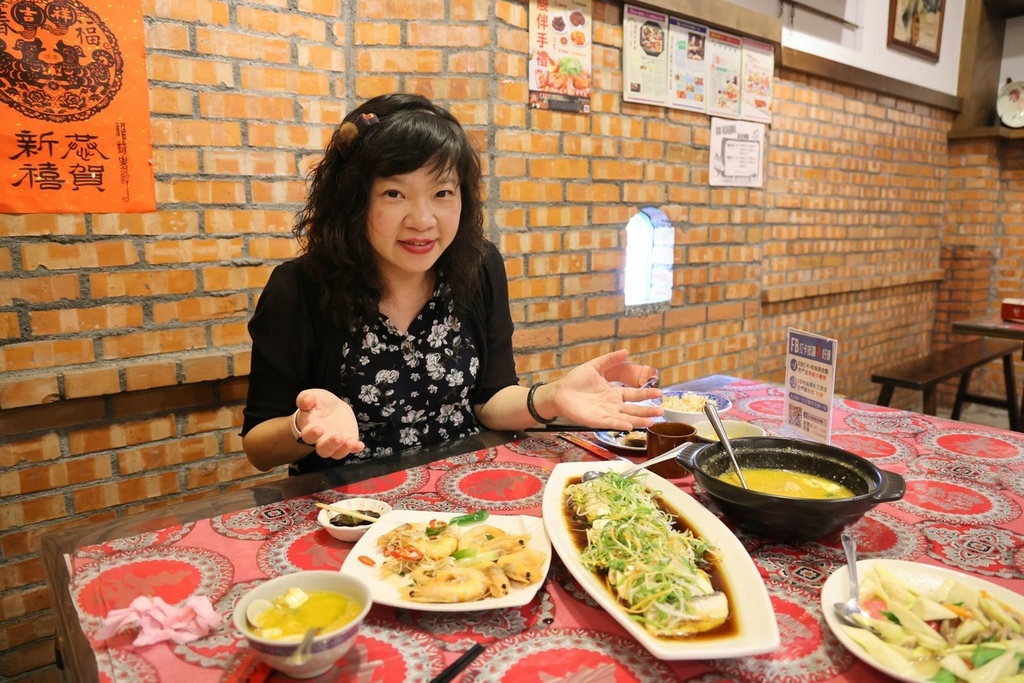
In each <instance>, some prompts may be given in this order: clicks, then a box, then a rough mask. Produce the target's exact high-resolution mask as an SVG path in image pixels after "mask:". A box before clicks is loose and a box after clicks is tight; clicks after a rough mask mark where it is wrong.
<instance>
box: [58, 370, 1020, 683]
mask: <svg viewBox="0 0 1024 683" xmlns="http://www.w3.org/2000/svg"><path fill="white" fill-rule="evenodd" d="M715 393H718V394H721V395H723V396H726V397H728V398H729V399H731V400H732V402H733V408H732V410H731V411H730V413H729V415H728V417H736V418H739V419H746V420H749V421H751V422H755V423H757V424H760V425H761V426H763V427H765V428H767V429H769V430H772V429H778V428H779V427H780V425H781V424H782V414H783V408H784V400H783V397H782V393H781V391H780V390H779V389H778V388H777V387H775V386H773V385H768V384H762V383H756V382H751V381H745V380H739V381H736V382H734V383H732V384H730V385H729V386H727V387H725V388H722V389H717V390H715ZM832 434H833V437H832V443H833V444H834V445H836V446H839V447H841V448H845V449H847V450H849V451H852V452H854V453H857V454H859V455H861V456H863V457H865V458H868V459H869V460H871V461H872V462H874V463H875V464H876V465H878V466H879V467H882V468H883V469H887V470H890V471H893V472H897V473H899V474H901V475H903V476H904V477H905V478H906V481H907V491H906V495H905V496H904V498H903V499H902V500H900V501H897V502H895V503H892V504H883V505H880V506H878V507H876V508H875V509H873V510H872V511H870V512H869V513H868V514H867V515H866V516H865V517H864V518H863V519H861V520H860V521H859V522H858V523H857V524H856V525H855V526H854V527H853V528H852V530H853V532H854V534H855V536H856V537H857V540H858V543H859V546H860V550H861V556H862V557H865V558H871V557H885V558H890V559H901V560H913V561H918V562H925V563H928V564H933V565H938V566H944V567H951V568H955V569H958V570H961V571H964V572H967V573H969V574H973V575H975V576H978V577H981V578H984V579H986V580H990V581H993V582H995V583H998V584H1001V585H1004V586H1006V587H1008V588H1010V589H1012V590H1015V591H1017V592H1018V593H1024V519H1022V504H1024V435H1020V434H1016V433H1014V432H1009V431H1003V430H998V429H990V428H986V427H981V426H976V425H970V424H966V423H961V422H954V421H950V420H945V419H942V418H937V417H928V416H925V415H919V414H916V413H909V412H904V411H897V410H893V409H890V408H882V407H879V406H874V405H870V404H863V403H857V402H853V401H846V400H842V399H837V400H836V402H835V417H834V421H833V431H832ZM592 457H593V456H591V455H590V454H589V453H587V452H586V451H584V450H583V449H581V448H579V447H577V446H575V445H573V444H571V443H569V442H567V441H565V440H562V439H560V438H558V437H557V436H556V435H553V434H552V435H542V436H540V437H537V436H534V437H532V438H526V439H523V440H520V441H516V442H513V443H510V444H507V445H504V446H499V447H497V448H492V449H486V450H482V451H478V452H473V453H467V454H465V455H462V456H458V457H455V458H450V459H447V460H440V461H438V462H435V463H432V464H430V465H427V466H423V467H416V468H413V469H409V470H406V471H403V472H399V473H396V474H392V475H388V476H385V477H380V478H377V479H372V480H369V481H366V482H362V483H360V484H357V485H351V486H346V487H342V488H339V489H336V490H331V491H324V492H321V493H318V494H315V495H313V496H309V497H302V498H294V499H291V500H287V501H284V502H280V503H274V504H270V505H264V506H261V507H256V508H251V509H248V510H243V511H240V512H235V513H231V514H227V515H223V516H220V517H215V518H211V519H205V520H201V521H198V522H193V523H189V524H185V525H181V526H173V527H169V528H166V529H162V530H160V531H157V532H154V533H148V534H143V535H140V536H135V537H130V538H121V539H117V540H114V541H110V542H107V543H104V544H102V545H93V546H86V547H82V548H79V549H78V550H77V551H76V553H75V554H74V556H73V557H72V560H71V561H72V570H73V573H72V585H71V594H72V597H73V599H74V602H75V605H76V607H77V609H78V612H79V616H80V620H81V623H82V626H83V630H84V631H85V633H86V634H87V635H88V636H89V637H90V640H91V643H92V646H93V651H94V652H95V655H96V659H97V663H98V666H99V670H100V672H101V679H102V680H106V681H116V682H118V683H122V682H124V681H174V682H178V681H189V682H190V683H204V682H205V681H221V680H234V681H243V680H262V679H265V678H267V675H268V672H267V671H266V670H265V668H262V667H255V666H254V664H253V662H252V660H251V659H250V658H249V656H248V650H247V648H246V645H245V641H244V639H242V637H241V634H239V633H237V632H235V631H234V630H233V629H232V627H231V625H230V614H231V611H232V608H233V605H234V604H235V602H236V601H237V599H238V598H239V596H240V595H242V594H243V593H244V592H245V591H246V590H248V589H249V588H251V587H252V586H254V585H256V584H257V583H259V582H261V581H263V580H265V579H267V578H270V577H274V576H279V575H281V574H286V573H289V572H293V571H297V570H301V569H337V568H339V567H340V566H341V564H342V562H343V561H344V559H345V557H346V556H347V554H348V552H349V550H350V549H351V547H352V546H351V544H347V543H342V542H340V541H336V540H334V539H332V538H331V537H330V536H328V535H327V533H326V532H325V531H324V530H322V529H321V528H320V527H319V525H318V524H317V522H316V519H315V518H316V512H317V508H316V506H315V503H316V502H317V501H324V502H330V501H334V500H338V499H340V498H343V497H349V496H357V495H370V496H374V497H378V498H382V499H384V500H387V501H388V502H390V503H391V504H392V505H393V506H394V507H395V508H397V509H410V510H435V511H449V510H467V509H476V508H481V507H484V508H488V509H490V510H492V511H493V512H495V513H505V514H527V515H537V516H539V515H540V513H541V507H540V506H541V496H542V493H543V489H544V484H545V482H546V480H547V475H548V473H549V472H550V471H551V469H552V468H553V467H554V466H555V464H557V463H558V462H566V461H578V460H583V459H591V458H592ZM680 487H681V488H683V489H684V490H686V491H687V492H689V493H692V494H693V495H694V496H695V497H696V498H697V499H698V500H699V501H700V502H701V503H703V504H704V505H706V506H707V507H709V508H710V509H712V510H713V511H715V512H716V513H717V510H716V508H715V506H714V503H712V502H711V501H710V499H709V498H707V496H706V495H705V494H704V493H703V491H701V490H700V489H699V487H696V486H694V485H693V481H692V478H687V479H684V480H681V482H680ZM727 524H728V522H727ZM737 536H738V537H739V538H740V540H741V541H742V542H743V543H744V545H745V546H746V548H747V550H748V551H749V552H750V554H751V556H752V557H753V558H754V561H755V562H756V564H757V565H758V567H759V569H760V570H761V573H762V576H763V577H764V580H765V583H766V584H767V586H768V589H769V593H770V595H771V598H772V602H773V604H774V607H775V611H776V615H777V620H778V624H779V630H780V633H781V639H782V646H781V647H780V648H779V649H778V650H777V651H776V652H774V653H772V654H769V655H762V656H757V657H746V658H742V659H727V660H712V661H686V662H663V661H660V660H657V659H655V658H654V657H652V656H651V655H650V654H648V653H647V651H646V650H645V649H644V648H642V647H641V646H640V645H639V644H638V643H637V642H636V641H635V640H633V639H632V638H631V637H629V636H628V635H627V634H626V633H625V631H624V630H623V629H622V628H621V627H620V626H619V625H618V624H617V623H616V622H615V621H614V620H613V619H612V618H611V617H610V616H608V615H607V614H606V613H605V612H604V611H603V610H601V609H600V608H599V607H597V605H596V603H594V602H593V601H592V600H591V599H590V598H589V596H588V595H586V593H584V592H583V591H582V590H581V589H580V588H579V586H578V584H576V583H575V581H574V580H573V579H572V578H571V576H570V575H569V573H568V572H567V571H566V570H565V568H564V567H563V566H561V564H560V562H558V561H557V559H556V561H554V562H552V569H551V572H550V574H549V576H548V578H547V580H546V582H545V584H544V586H543V588H542V589H541V590H540V591H539V592H538V594H537V597H536V598H534V600H533V601H532V602H531V603H530V604H528V605H526V606H524V607H521V608H515V609H506V610H491V611H481V612H459V613H437V612H425V611H414V610H406V609H396V608H393V607H388V606H383V605H375V606H374V607H373V609H372V610H371V611H370V614H369V616H368V618H367V621H366V623H365V626H364V628H363V629H362V631H361V632H360V635H359V637H358V640H357V642H356V645H355V647H353V649H352V650H351V651H350V652H349V653H348V655H346V657H345V658H344V659H342V660H341V661H340V662H339V664H338V666H337V667H336V669H335V670H334V671H332V672H329V673H327V674H324V675H323V676H321V677H320V678H319V679H316V680H319V681H388V682H392V681H410V682H413V681H415V682H420V681H426V680H428V679H429V678H431V677H432V676H434V675H436V674H437V673H439V672H440V671H441V670H442V669H443V668H444V667H445V666H446V665H447V664H448V663H450V662H452V661H453V660H455V659H456V658H457V657H458V656H459V655H460V654H461V653H462V652H464V651H465V650H467V649H468V648H469V647H470V646H471V645H472V644H473V643H476V642H479V643H483V644H485V645H487V649H486V650H485V652H484V653H483V654H482V655H481V656H480V657H479V658H477V659H476V660H475V662H474V663H473V664H472V665H471V666H470V667H469V668H468V669H466V671H465V673H464V674H463V676H462V678H461V679H460V680H462V681H466V682H468V681H504V682H509V683H512V682H514V683H528V682H530V681H537V682H547V681H556V680H557V681H564V680H574V681H586V682H591V681H652V682H657V683H663V682H664V681H669V680H688V681H701V682H706V683H712V682H718V681H782V680H785V681H791V682H794V683H801V682H808V683H809V682H812V681H829V680H850V681H876V680H877V681H880V680H886V679H885V677H883V676H881V675H880V674H878V673H876V672H875V671H874V670H873V669H871V668H869V667H867V666H865V665H864V664H862V663H860V661H859V660H858V659H856V658H855V657H854V656H853V655H851V654H850V653H849V652H847V651H846V650H845V648H843V646H842V645H841V644H839V642H838V641H837V640H836V639H835V638H834V637H833V635H832V634H831V632H830V631H829V630H828V628H827V627H826V626H825V623H824V620H823V618H822V615H821V610H820V607H819V604H818V598H819V593H820V589H821V586H822V584H823V583H824V581H825V579H827V578H828V576H829V575H830V574H831V573H832V572H833V571H835V570H836V569H837V568H838V567H840V566H842V564H843V563H844V559H843V555H842V550H841V548H840V547H839V544H838V539H836V538H830V539H821V540H819V541H817V542H811V543H802V544H792V543H780V542H775V541H771V540H768V539H762V538H757V537H754V536H750V535H748V534H746V533H745V532H743V531H737ZM140 595H147V596H160V597H162V598H163V599H164V600H166V601H167V602H169V603H179V602H181V601H183V600H185V599H186V598H188V597H189V596H192V595H206V596H208V597H209V598H210V599H211V601H212V602H213V604H214V605H215V607H216V608H217V609H218V611H219V612H220V613H222V614H223V615H224V617H225V624H224V626H223V627H222V628H220V629H219V630H218V631H216V632H215V633H213V634H211V635H210V636H208V637H206V638H203V639H200V640H197V641H194V642H192V643H188V644H186V645H174V644H168V643H161V644H157V645H151V646H147V647H138V648H137V647H134V646H133V645H132V644H131V641H132V640H133V638H134V635H135V633H134V632H132V631H128V632H123V633H121V634H119V635H118V636H116V637H115V638H114V639H112V640H109V641H106V642H97V641H95V639H93V638H92V635H93V634H94V633H95V632H96V630H97V629H98V628H99V626H100V624H101V623H102V620H103V617H104V616H105V615H106V614H107V613H108V612H109V611H110V610H112V609H116V608H121V607H126V606H127V605H128V604H129V603H130V602H131V601H132V600H133V599H134V598H136V597H138V596H140ZM278 679H280V680H286V679H284V678H283V677H281V676H280V674H276V673H275V674H270V675H269V680H278Z"/></svg>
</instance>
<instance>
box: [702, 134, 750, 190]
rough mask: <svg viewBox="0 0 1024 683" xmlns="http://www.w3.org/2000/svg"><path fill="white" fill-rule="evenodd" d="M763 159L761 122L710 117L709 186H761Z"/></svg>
mask: <svg viewBox="0 0 1024 683" xmlns="http://www.w3.org/2000/svg"><path fill="white" fill-rule="evenodd" d="M763 159H764V124H763V123H754V122H751V121H736V120H733V119H720V118H717V117H712V118H711V156H710V158H709V159H708V162H709V163H708V183H709V184H710V185H711V186H712V187H764V171H763V168H764V163H763Z"/></svg>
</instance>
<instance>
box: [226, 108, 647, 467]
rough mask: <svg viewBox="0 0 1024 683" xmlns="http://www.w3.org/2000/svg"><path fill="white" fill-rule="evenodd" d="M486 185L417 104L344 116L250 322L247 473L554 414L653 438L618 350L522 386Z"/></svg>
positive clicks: (438, 111) (460, 143)
mask: <svg viewBox="0 0 1024 683" xmlns="http://www.w3.org/2000/svg"><path fill="white" fill-rule="evenodd" d="M480 184H481V171H480V165H479V161H478V159H477V156H476V153H475V151H474V150H473V148H472V146H471V144H470V141H469V139H468V137H467V136H466V134H465V131H464V130H463V129H462V127H461V126H460V125H459V122H458V121H457V120H456V119H455V118H454V117H453V116H452V115H451V114H449V113H448V112H447V111H446V110H444V109H442V108H440V107H438V106H436V105H434V104H432V103H431V102H430V101H429V100H427V99H426V98H424V97H421V96H418V95H404V94H394V95H383V96H380V97H376V98H373V99H371V100H369V101H367V102H366V103H364V104H363V105H361V106H360V107H358V108H357V109H355V110H354V111H352V112H351V113H350V114H349V115H348V116H346V117H345V120H344V121H343V122H342V125H341V126H340V127H339V128H338V130H337V131H335V133H334V135H333V136H332V138H331V141H330V142H329V143H328V145H327V148H326V150H325V153H324V157H323V159H322V160H321V161H320V162H319V163H318V164H317V165H316V167H315V168H314V169H313V170H312V172H311V185H310V192H309V197H308V199H307V202H306V206H305V208H304V209H303V211H302V213H301V215H300V218H299V222H298V224H297V225H296V227H295V235H296V237H297V238H298V239H299V241H300V244H301V245H302V246H303V250H304V253H303V255H302V256H300V257H299V258H296V259H294V260H291V261H288V262H286V263H284V264H281V265H280V266H278V267H277V268H275V269H274V271H273V273H272V274H271V276H270V279H269V281H268V282H267V286H266V288H265V289H264V291H263V293H262V295H261V296H260V299H259V302H258V303H257V305H256V311H255V313H254V315H253V318H252V320H251V321H250V323H249V333H250V335H251V336H252V340H253V349H252V369H251V372H250V376H249V395H248V400H247V403H246V407H245V420H244V424H243V427H242V436H243V440H242V443H243V446H244V448H245V452H246V454H247V455H248V457H249V460H250V462H252V464H253V465H255V466H256V467H258V468H260V469H263V470H266V469H270V468H272V467H275V466H277V465H282V464H286V463H288V464H290V465H291V471H292V472H293V473H300V472H308V471H312V470H316V469H321V468H323V467H329V466H332V465H335V464H337V461H338V460H339V459H342V458H344V460H345V462H355V461H359V460H366V459H370V458H374V457H379V456H384V455H390V454H392V453H397V452H401V451H405V450H410V449H415V448H419V447H423V446H427V445H430V444H434V443H438V442H441V441H444V440H448V439H457V438H461V437H464V436H468V435H470V434H474V433H476V432H478V431H480V430H481V429H482V428H487V429H498V430H516V429H523V428H525V427H528V426H530V425H534V424H537V423H538V422H549V421H551V420H553V419H554V418H556V417H560V418H561V419H563V420H565V421H567V422H572V423H578V424H585V425H590V426H594V427H600V428H604V429H620V430H628V429H634V428H638V427H646V426H647V425H649V424H650V423H651V419H650V418H651V417H654V416H657V415H660V414H661V410H660V408H656V407H652V406H640V405H635V404H633V403H628V401H641V400H643V399H647V398H655V397H657V396H660V394H661V392H660V391H659V390H658V389H651V388H645V389H635V388H630V387H624V386H622V384H626V385H632V386H640V385H641V384H643V383H645V382H647V381H648V380H650V379H652V378H655V377H656V375H657V373H656V371H655V370H654V369H653V368H650V367H647V366H640V365H634V364H630V363H627V362H625V361H626V352H625V351H621V350H620V351H617V352H614V353H610V354H606V355H604V356H601V357H599V358H596V359H594V360H592V361H590V362H588V363H585V364H583V365H580V366H578V367H576V368H574V369H573V370H572V371H570V372H569V373H568V374H566V375H565V377H563V378H561V379H559V380H558V381H556V382H552V383H550V384H543V383H541V384H536V385H534V386H533V387H531V388H529V389H527V388H526V387H522V386H519V379H518V377H517V376H516V371H515V360H514V358H513V354H512V319H511V316H510V314H509V308H508V283H507V280H506V276H505V269H504V264H503V262H502V258H501V255H500V254H499V253H498V251H497V249H496V248H495V247H494V245H492V244H491V243H490V242H488V241H487V240H486V239H485V238H484V235H483V208H482V202H481V198H480Z"/></svg>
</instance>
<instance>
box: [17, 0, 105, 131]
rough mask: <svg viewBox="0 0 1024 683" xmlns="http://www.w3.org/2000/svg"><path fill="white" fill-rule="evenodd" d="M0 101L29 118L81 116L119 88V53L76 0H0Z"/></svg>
mask: <svg viewBox="0 0 1024 683" xmlns="http://www.w3.org/2000/svg"><path fill="white" fill-rule="evenodd" d="M0 17H3V19H4V24H5V26H4V27H5V28H6V29H7V32H6V33H4V34H0V102H3V103H4V104H6V105H9V106H11V107H13V108H14V109H15V110H16V111H18V112H20V113H22V114H24V115H25V116H28V117H30V118H33V119H42V120H44V121H51V122H53V123H66V122H68V121H84V120H86V119H88V118H90V117H92V116H94V115H96V113H97V112H100V111H102V110H103V109H105V108H106V107H107V106H108V105H109V104H110V103H111V101H112V100H113V99H114V96H115V95H117V93H118V91H119V90H120V89H121V78H122V73H123V71H124V58H123V57H122V55H121V50H120V49H119V48H118V46H117V38H116V37H115V36H114V34H113V33H112V32H111V31H110V29H109V28H108V27H107V26H106V24H104V22H103V20H102V19H101V18H100V17H99V15H97V14H96V13H95V12H93V11H92V10H91V9H89V8H88V7H86V6H85V5H84V4H82V3H81V2H79V1H78V0H0Z"/></svg>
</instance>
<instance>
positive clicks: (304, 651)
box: [285, 627, 320, 666]
mask: <svg viewBox="0 0 1024 683" xmlns="http://www.w3.org/2000/svg"><path fill="white" fill-rule="evenodd" d="M319 630H320V629H318V628H316V627H314V628H311V629H309V630H308V631H306V635H305V637H303V639H302V642H301V643H299V646H298V647H297V648H295V652H293V653H291V655H289V656H288V659H286V660H285V663H286V664H287V665H288V666H302V665H303V664H305V663H306V660H308V659H309V658H310V656H311V655H312V654H313V638H315V637H316V634H317V631H319Z"/></svg>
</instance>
